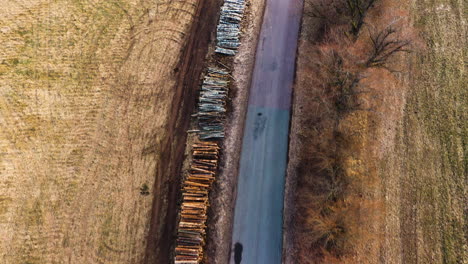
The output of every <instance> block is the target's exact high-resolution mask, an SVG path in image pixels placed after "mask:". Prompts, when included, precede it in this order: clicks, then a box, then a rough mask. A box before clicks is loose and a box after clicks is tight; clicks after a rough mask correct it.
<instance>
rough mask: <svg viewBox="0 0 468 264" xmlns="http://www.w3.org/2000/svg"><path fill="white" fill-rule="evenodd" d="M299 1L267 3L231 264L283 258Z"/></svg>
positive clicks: (255, 263) (247, 125) (242, 161)
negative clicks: (286, 179) (285, 199)
mask: <svg viewBox="0 0 468 264" xmlns="http://www.w3.org/2000/svg"><path fill="white" fill-rule="evenodd" d="M302 5H303V4H302V0H267V3H266V10H265V16H264V19H263V24H262V29H261V32H260V38H259V44H258V47H257V55H256V62H255V68H254V73H253V79H252V85H251V88H250V98H249V105H248V110H247V119H246V123H245V128H244V137H243V143H242V144H243V145H242V152H241V158H240V170H239V180H238V187H237V199H236V205H235V212H234V224H233V235H232V238H233V240H232V250H231V259H230V263H233V264H239V263H243V264H263V263H265V264H275V263H281V258H282V240H283V232H282V224H283V197H284V184H285V175H286V163H287V149H288V134H289V119H290V111H291V93H292V86H293V80H294V71H295V58H296V49H297V41H298V33H299V25H300V20H301V15H302Z"/></svg>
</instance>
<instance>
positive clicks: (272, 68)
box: [270, 61, 278, 71]
mask: <svg viewBox="0 0 468 264" xmlns="http://www.w3.org/2000/svg"><path fill="white" fill-rule="evenodd" d="M276 69H278V63H277V62H276V61H274V62H273V63H272V64H271V68H270V70H271V71H276Z"/></svg>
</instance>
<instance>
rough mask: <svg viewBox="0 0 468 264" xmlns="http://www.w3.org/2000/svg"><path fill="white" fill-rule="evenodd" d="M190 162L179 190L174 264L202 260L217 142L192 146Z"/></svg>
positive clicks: (215, 167)
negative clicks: (180, 198) (186, 174)
mask: <svg viewBox="0 0 468 264" xmlns="http://www.w3.org/2000/svg"><path fill="white" fill-rule="evenodd" d="M192 153H193V160H192V164H191V166H190V171H189V174H188V176H187V177H186V178H185V180H184V183H183V187H182V196H183V200H182V210H181V213H180V222H179V226H178V230H177V231H178V234H177V245H176V249H175V254H176V255H175V264H198V263H200V261H201V260H202V258H203V246H204V244H205V234H206V220H207V216H206V214H207V210H208V206H209V203H208V193H209V191H210V189H211V185H212V184H213V181H214V179H215V173H216V169H217V167H218V155H219V147H218V143H216V142H207V141H202V142H198V143H195V144H194V145H193V150H192Z"/></svg>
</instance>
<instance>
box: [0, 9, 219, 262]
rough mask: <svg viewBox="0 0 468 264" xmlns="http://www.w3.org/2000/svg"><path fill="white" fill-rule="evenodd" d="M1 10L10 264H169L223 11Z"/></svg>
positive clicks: (0, 194) (2, 232)
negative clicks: (184, 173) (187, 155)
mask: <svg viewBox="0 0 468 264" xmlns="http://www.w3.org/2000/svg"><path fill="white" fill-rule="evenodd" d="M1 4H2V6H4V7H5V8H2V11H0V13H1V16H0V17H1V18H0V40H1V42H2V47H3V48H2V51H1V53H0V87H1V97H0V116H1V119H0V123H1V127H2V128H1V129H0V153H1V155H0V174H1V177H0V236H1V237H2V238H3V239H2V240H1V241H0V259H1V262H2V263H168V262H169V258H170V252H171V250H170V248H171V245H172V243H173V234H174V226H175V224H176V221H175V217H176V209H177V206H176V204H175V203H176V201H177V199H176V197H177V195H178V187H179V179H180V178H179V175H180V166H181V161H182V159H183V153H184V152H183V149H184V143H185V138H186V133H185V131H186V130H187V128H188V122H189V117H190V114H191V112H192V110H193V106H194V103H195V101H196V100H195V94H196V91H197V90H198V81H193V80H198V77H199V74H200V72H201V70H202V69H203V60H204V58H205V54H206V51H207V46H208V43H209V42H210V41H211V32H212V31H213V30H214V26H215V24H216V23H215V20H216V14H217V11H218V7H219V2H215V1H199V2H197V3H193V1H172V2H167V1H157V2H156V3H155V2H154V1H146V0H142V1H136V0H135V1H131V0H112V1H101V2H89V1H87V2H82V1H54V2H50V1H39V2H38V1H28V0H22V1H1ZM144 186H148V191H149V194H150V195H146V194H145V192H142V191H141V190H143V189H145V188H144Z"/></svg>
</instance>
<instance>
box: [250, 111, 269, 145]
mask: <svg viewBox="0 0 468 264" xmlns="http://www.w3.org/2000/svg"><path fill="white" fill-rule="evenodd" d="M265 125H266V117H264V116H262V114H261V113H258V114H257V118H255V124H254V131H253V134H254V139H257V138H258V137H259V136H260V135H261V134H262V133H263V131H264V130H265Z"/></svg>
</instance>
